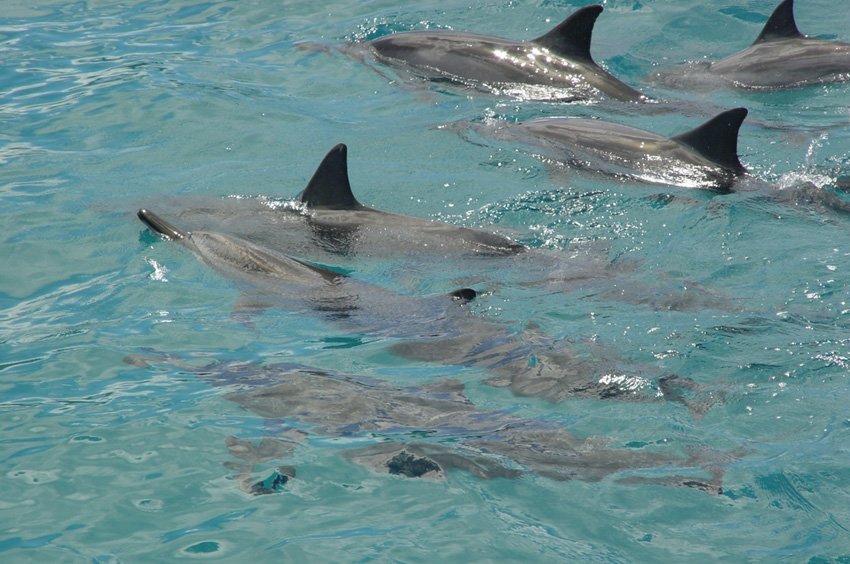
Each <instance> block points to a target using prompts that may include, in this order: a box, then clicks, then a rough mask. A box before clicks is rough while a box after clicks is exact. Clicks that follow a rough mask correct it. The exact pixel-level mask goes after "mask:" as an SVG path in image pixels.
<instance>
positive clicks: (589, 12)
mask: <svg viewBox="0 0 850 564" xmlns="http://www.w3.org/2000/svg"><path fill="white" fill-rule="evenodd" d="M601 13H602V6H600V5H599V4H594V5H592V6H586V7H584V8H582V9H580V10H578V11H576V12H574V13H573V14H571V15H570V16H569V17H568V18H567V19H565V20H564V21H562V22H561V23H559V24H558V25H557V26H555V27H554V28H552V30H550V31H549V32H548V33H546V34H545V35H541V36H540V37H538V38H537V39H533V40H532V41H533V42H534V43H537V44H538V45H542V46H543V47H546V48H547V49H549V50H550V51H554V52H555V53H557V54H559V55H563V56H565V57H572V58H574V59H582V60H584V61H589V62H591V63H593V57H591V56H590V39H591V36H592V35H593V24H595V23H596V18H598V17H599V14H601ZM594 64H595V63H594Z"/></svg>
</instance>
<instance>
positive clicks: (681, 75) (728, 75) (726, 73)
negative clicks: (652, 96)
mask: <svg viewBox="0 0 850 564" xmlns="http://www.w3.org/2000/svg"><path fill="white" fill-rule="evenodd" d="M656 78H657V79H659V80H661V81H662V82H665V83H670V84H672V85H679V86H682V85H691V84H694V85H699V86H702V87H711V86H714V84H713V82H716V81H717V79H719V81H720V82H721V83H722V84H725V85H731V86H735V87H740V88H754V89H760V88H763V89H779V88H792V87H798V86H805V85H808V84H819V83H825V82H844V81H848V80H850V43H843V42H840V41H829V40H825V39H817V38H814V37H808V36H805V35H803V34H802V33H800V31H799V29H797V22H796V21H795V19H794V0H783V1H782V2H781V3H780V4H779V5H778V6H777V7H776V9H775V10H774V11H773V13H772V14H771V16H770V18H768V20H767V23H766V24H765V26H764V28H762V31H761V33H760V34H759V36H758V37H757V38H756V40H755V42H753V44H752V45H750V46H749V47H747V48H746V49H744V50H743V51H740V52H738V53H735V54H734V55H730V56H729V57H726V58H725V59H721V60H719V61H714V62H710V63H702V62H700V63H693V64H691V65H688V66H686V67H684V68H682V69H679V70H674V71H670V72H662V73H658V74H657V75H656ZM706 79H708V80H706ZM712 79H713V80H712Z"/></svg>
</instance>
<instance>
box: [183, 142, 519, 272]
mask: <svg viewBox="0 0 850 564" xmlns="http://www.w3.org/2000/svg"><path fill="white" fill-rule="evenodd" d="M295 199H296V201H297V205H295V206H293V205H291V204H290V205H280V204H279V203H271V202H269V201H268V200H263V199H256V198H250V199H248V198H241V199H231V200H229V201H225V202H218V203H216V204H215V207H210V206H205V207H199V208H195V209H190V210H185V211H183V212H182V213H180V214H179V215H180V217H181V219H182V220H183V221H184V222H186V223H188V224H189V225H190V227H195V226H201V227H205V226H204V225H203V223H204V222H208V221H209V220H212V221H214V222H215V228H216V229H217V230H225V231H227V232H231V233H234V234H236V235H239V236H241V237H245V238H248V239H250V240H252V241H254V242H256V243H259V244H262V245H264V246H266V247H269V248H274V249H280V248H281V247H285V248H286V252H287V253H295V254H302V255H307V256H311V255H315V254H316V253H315V252H316V250H317V249H318V250H321V251H326V253H324V254H323V256H318V257H316V258H317V259H318V260H321V259H327V258H328V256H327V254H331V255H353V256H358V257H370V256H371V257H382V258H383V257H393V256H399V255H406V254H413V255H416V256H422V255H445V254H452V255H458V254H461V255H482V256H512V255H516V254H518V253H522V252H524V251H525V250H526V247H524V246H523V245H521V244H519V243H517V242H514V241H512V240H511V239H509V238H507V237H503V236H501V235H497V234H495V233H490V232H487V231H482V230H478V229H470V228H467V227H461V226H457V225H451V224H449V223H445V222H442V221H434V220H426V219H420V218H417V217H412V216H408V215H400V214H395V213H390V212H386V211H381V210H378V209H375V208H371V207H368V206H364V205H363V204H361V203H360V202H359V201H357V198H355V197H354V193H353V192H352V189H351V183H350V181H349V177H348V148H347V147H346V146H345V145H344V144H342V143H340V144H338V145H336V146H334V147H333V148H332V149H331V150H330V151H328V153H327V155H325V157H324V159H322V162H321V163H320V164H319V166H318V167H317V168H316V171H315V172H314V173H313V176H312V178H311V179H310V181H309V182H308V183H307V186H306V188H304V190H302V191H301V193H300V194H298V196H296V198H295ZM311 258H312V256H311Z"/></svg>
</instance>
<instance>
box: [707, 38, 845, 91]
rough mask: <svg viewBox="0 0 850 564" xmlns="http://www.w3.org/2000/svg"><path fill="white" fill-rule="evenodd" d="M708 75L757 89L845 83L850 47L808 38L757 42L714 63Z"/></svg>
mask: <svg viewBox="0 0 850 564" xmlns="http://www.w3.org/2000/svg"><path fill="white" fill-rule="evenodd" d="M709 72H711V73H712V74H715V75H718V76H722V77H723V78H725V79H727V80H730V81H732V82H734V83H736V84H738V85H740V86H748V87H756V88H759V87H760V88H781V87H786V86H797V85H802V84H806V83H812V82H824V81H825V82H833V81H846V80H850V45H848V44H846V43H838V42H835V41H823V40H818V39H809V38H805V39H798V38H794V39H784V40H775V41H768V42H763V43H757V44H755V45H752V46H751V47H749V48H747V49H745V50H743V51H741V52H739V53H736V54H734V55H732V56H730V57H727V58H725V59H722V60H720V61H717V62H716V63H712V64H711V66H710V67H709Z"/></svg>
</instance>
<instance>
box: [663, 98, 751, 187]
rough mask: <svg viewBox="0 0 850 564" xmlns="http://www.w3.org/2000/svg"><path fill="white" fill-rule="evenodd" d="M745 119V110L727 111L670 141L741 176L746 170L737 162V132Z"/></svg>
mask: <svg viewBox="0 0 850 564" xmlns="http://www.w3.org/2000/svg"><path fill="white" fill-rule="evenodd" d="M745 117H747V109H746V108H735V109H734V110H727V111H725V112H723V113H721V114H718V115H716V116H714V117H713V118H711V119H710V120H708V121H707V122H705V123H704V124H702V125H700V126H699V127H696V128H694V129H691V130H690V131H686V132H685V133H682V134H681V135H676V136H675V137H672V139H673V140H674V141H678V142H679V143H684V144H685V145H687V146H688V147H690V148H692V149H694V150H695V151H696V152H698V153H699V154H701V155H702V156H703V157H705V158H707V159H708V160H710V161H712V162H715V163H717V164H719V165H721V166H723V167H724V168H727V169H729V170H731V171H733V172H735V173H736V174H742V173H743V172H745V170H746V169H744V165H742V164H741V161H740V160H738V130H739V129H741V123H743V121H744V118H745Z"/></svg>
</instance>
